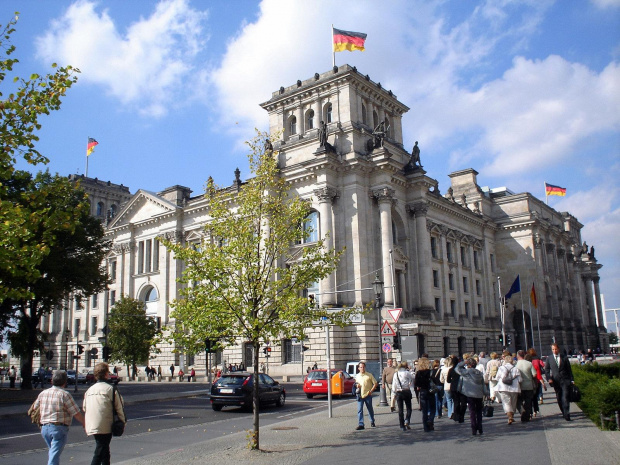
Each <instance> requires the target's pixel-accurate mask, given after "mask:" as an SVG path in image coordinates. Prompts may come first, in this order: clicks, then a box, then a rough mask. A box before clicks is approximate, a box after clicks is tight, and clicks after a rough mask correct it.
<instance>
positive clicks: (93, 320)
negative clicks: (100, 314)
mask: <svg viewBox="0 0 620 465" xmlns="http://www.w3.org/2000/svg"><path fill="white" fill-rule="evenodd" d="M95 334H97V317H96V316H93V317H92V318H91V319H90V335H91V336H94V335H95Z"/></svg>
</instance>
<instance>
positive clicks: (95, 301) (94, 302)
mask: <svg viewBox="0 0 620 465" xmlns="http://www.w3.org/2000/svg"><path fill="white" fill-rule="evenodd" d="M98 297H99V296H98V295H97V294H95V295H93V299H92V302H93V303H92V307H93V308H97V305H98V304H99V302H98V300H99V299H98Z"/></svg>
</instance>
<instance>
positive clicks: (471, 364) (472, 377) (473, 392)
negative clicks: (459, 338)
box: [454, 358, 486, 436]
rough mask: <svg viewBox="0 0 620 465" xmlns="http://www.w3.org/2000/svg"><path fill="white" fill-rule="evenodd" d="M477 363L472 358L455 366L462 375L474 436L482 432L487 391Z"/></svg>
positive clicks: (462, 386) (463, 390) (462, 391)
mask: <svg viewBox="0 0 620 465" xmlns="http://www.w3.org/2000/svg"><path fill="white" fill-rule="evenodd" d="M476 365H477V362H476V360H475V359H474V358H470V359H468V360H466V361H464V362H461V363H459V364H458V365H457V366H456V367H455V368H454V370H455V371H456V372H457V373H458V374H459V376H460V377H461V393H462V394H463V395H464V396H466V397H467V406H468V407H469V421H470V423H471V434H472V435H474V436H475V435H476V434H477V433H480V434H482V399H483V397H484V394H485V391H486V389H485V387H486V386H485V384H484V375H483V374H482V372H481V371H479V370H478V369H476Z"/></svg>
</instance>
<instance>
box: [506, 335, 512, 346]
mask: <svg viewBox="0 0 620 465" xmlns="http://www.w3.org/2000/svg"><path fill="white" fill-rule="evenodd" d="M506 342H507V343H508V345H510V344H512V336H511V335H510V334H507V335H506Z"/></svg>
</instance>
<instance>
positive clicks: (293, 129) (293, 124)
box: [288, 116, 297, 136]
mask: <svg viewBox="0 0 620 465" xmlns="http://www.w3.org/2000/svg"><path fill="white" fill-rule="evenodd" d="M288 133H289V135H291V136H292V135H293V134H297V118H296V117H294V116H291V118H290V119H289V120H288Z"/></svg>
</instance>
